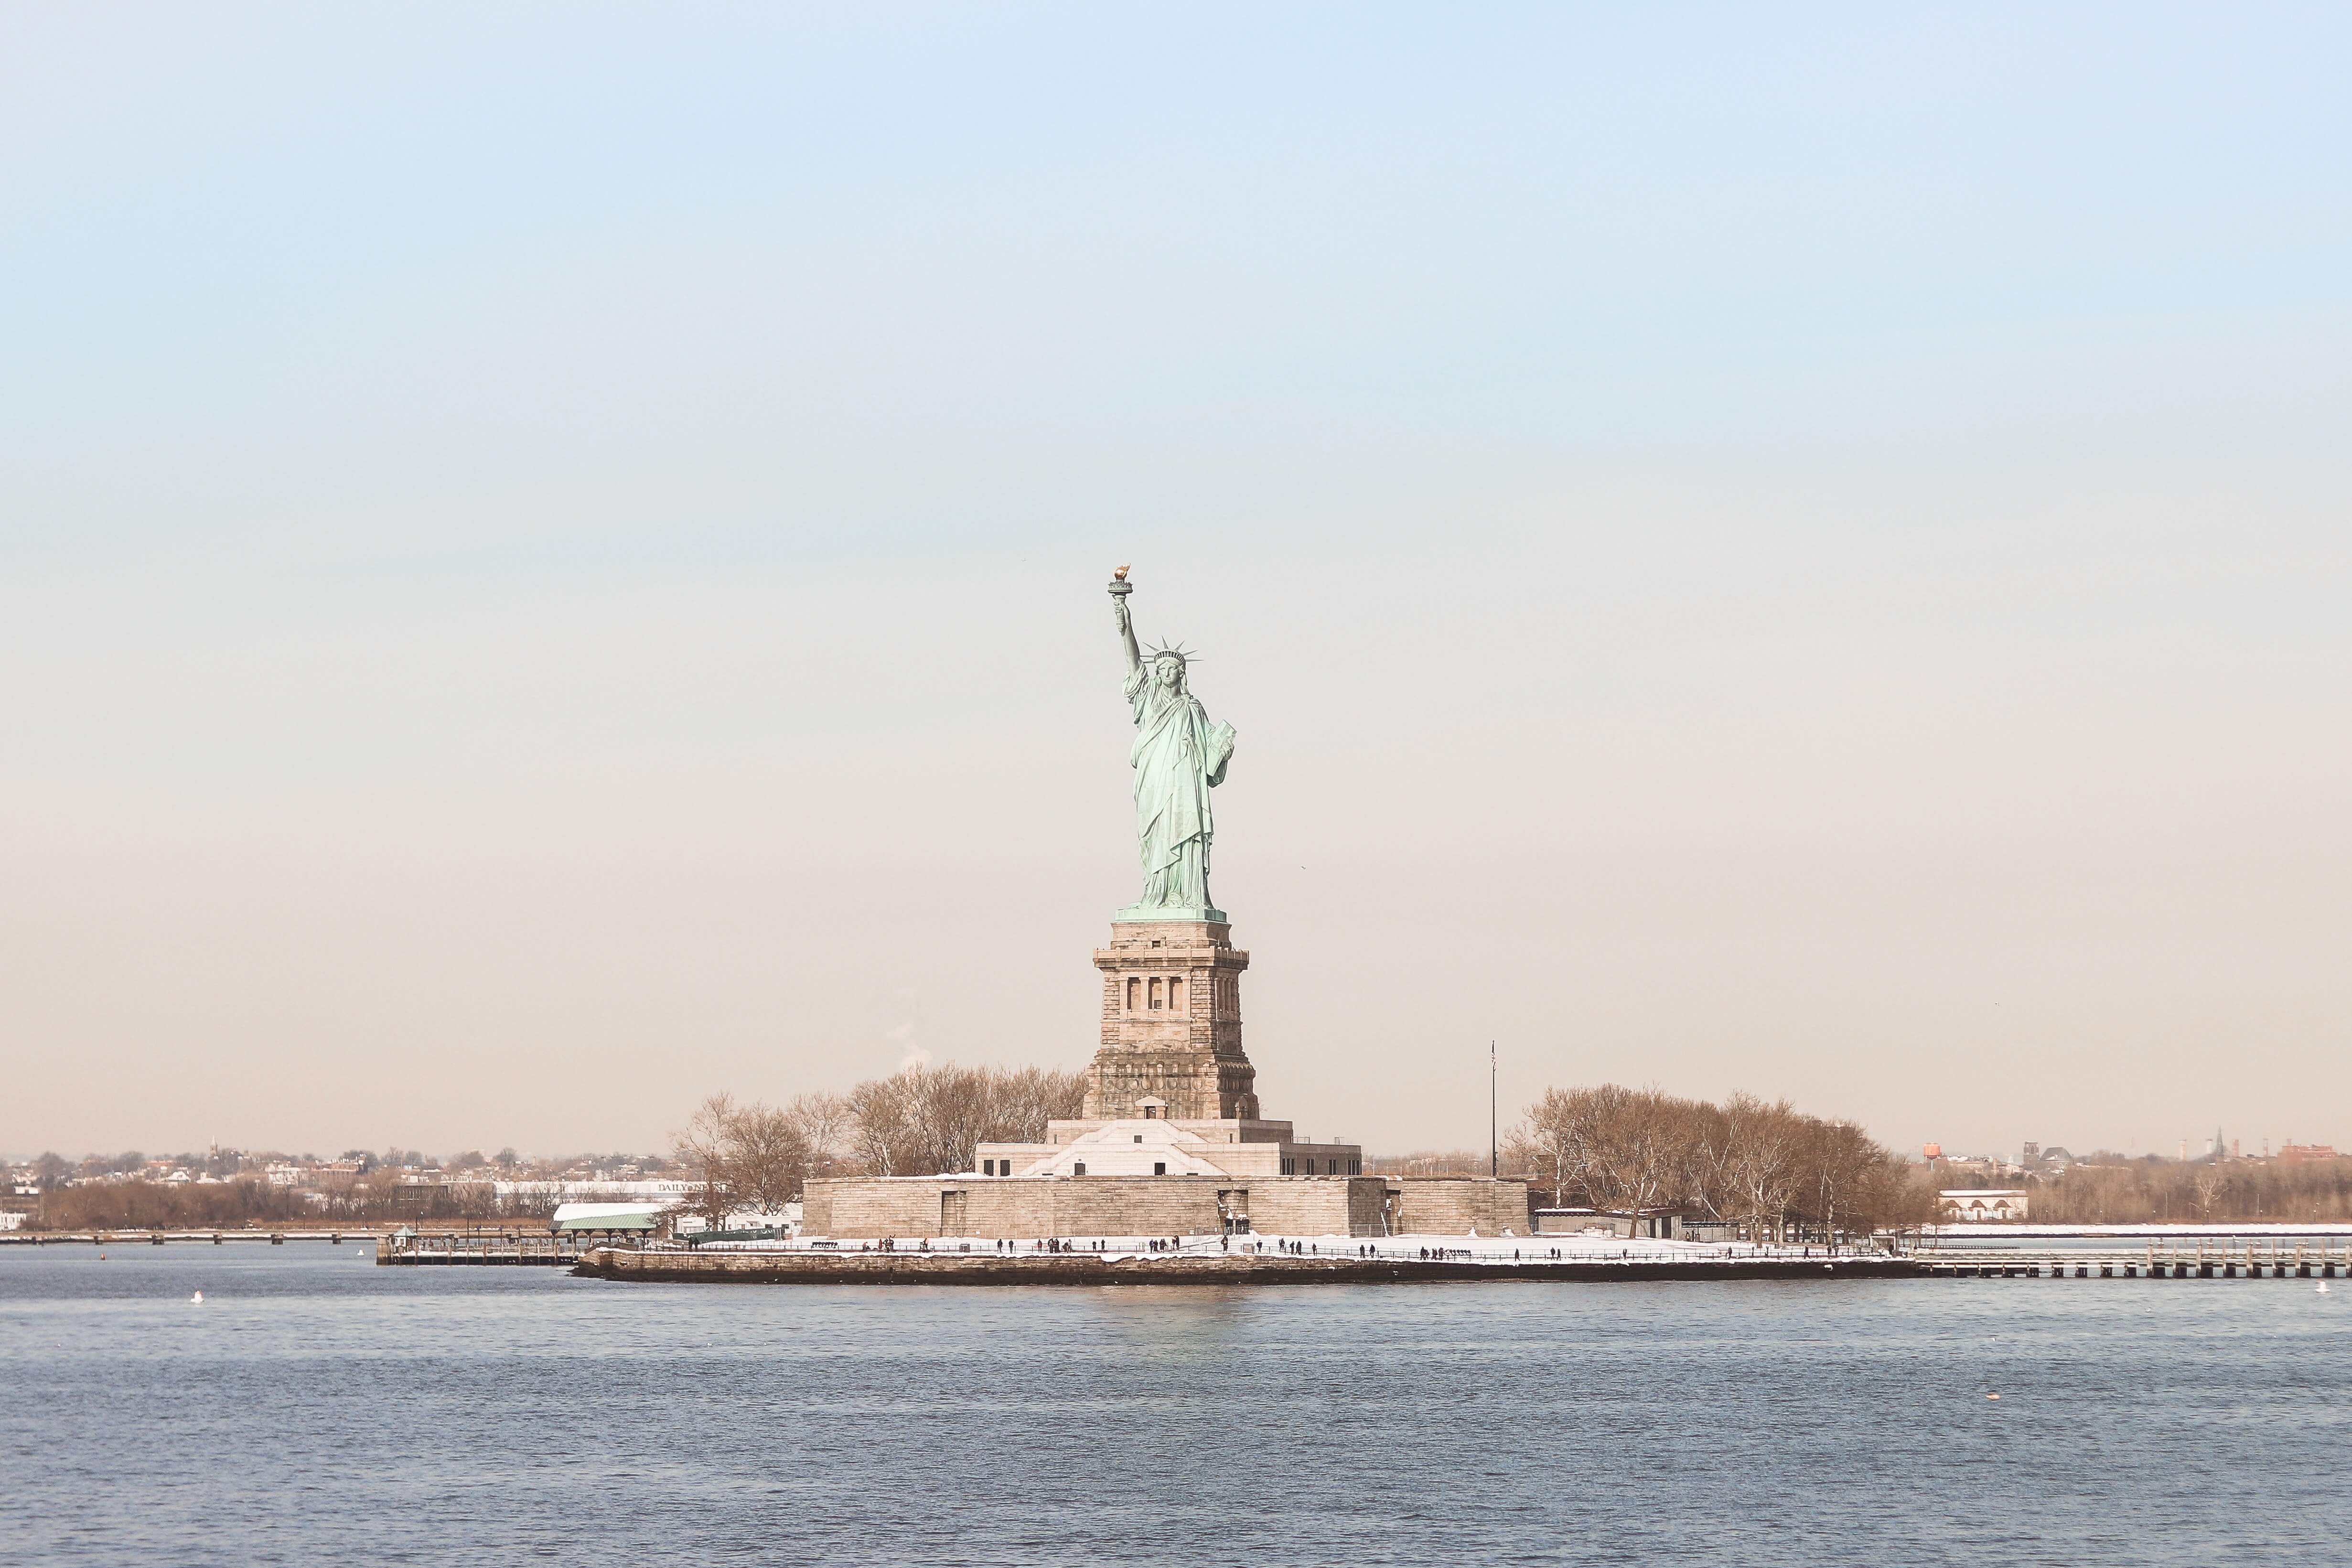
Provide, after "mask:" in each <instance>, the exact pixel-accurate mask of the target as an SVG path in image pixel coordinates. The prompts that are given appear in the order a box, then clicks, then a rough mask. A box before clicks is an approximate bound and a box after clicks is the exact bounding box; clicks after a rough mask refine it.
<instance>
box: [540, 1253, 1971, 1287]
mask: <svg viewBox="0 0 2352 1568" xmlns="http://www.w3.org/2000/svg"><path fill="white" fill-rule="evenodd" d="M572 1273H573V1274H574V1275H575V1276H577V1277H579V1278H582V1279H607V1280H614V1281H617V1282H623V1283H643V1284H672V1285H674V1284H715V1285H963V1286H975V1285H1094V1286H1105V1285H1372V1284H1381V1285H1386V1284H1408V1283H1416V1282H1426V1281H1433V1280H1456V1281H1458V1280H1465V1279H1550V1280H1563V1281H1565V1280H1580V1281H1588V1282H1592V1281H1601V1280H1611V1279H1622V1280H1633V1279H1642V1280H1655V1279H1690V1280H1701V1279H1922V1278H1925V1277H1926V1276H1927V1268H1925V1267H1923V1266H1922V1265H1921V1264H1920V1263H1918V1262H1917V1261H1916V1260H1915V1259H1912V1258H1887V1257H1875V1258H1866V1257H1865V1258H1690V1259H1687V1260H1685V1259H1678V1258H1677V1259H1667V1258H1622V1259H1608V1260H1603V1259H1600V1258H1590V1257H1588V1258H1393V1257H1391V1258H1333V1257H1318V1256H1313V1255H1308V1256H1305V1257H1302V1256H1299V1255H1297V1254H1295V1253H1243V1252H1233V1253H1212V1254H1207V1255H1202V1254H1199V1253H1156V1254H1155V1253H1088V1252H1048V1253H1010V1254H1008V1253H948V1252H931V1253H924V1252H849V1253H810V1252H793V1253H784V1252H765V1253H762V1252H703V1251H695V1252H639V1251H635V1250H630V1249H625V1248H612V1247H598V1248H595V1249H593V1250H592V1251H591V1252H590V1253H589V1254H588V1256H587V1257H585V1258H582V1259H581V1260H580V1261H579V1263H578V1264H577V1265H575V1266H574V1267H573V1268H572Z"/></svg>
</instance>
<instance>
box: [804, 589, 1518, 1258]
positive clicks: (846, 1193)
mask: <svg viewBox="0 0 2352 1568" xmlns="http://www.w3.org/2000/svg"><path fill="white" fill-rule="evenodd" d="M1127 572H1128V569H1127V568H1126V567H1124V566H1122V567H1120V568H1119V569H1118V574H1116V575H1115V576H1114V577H1113V578H1112V580H1111V582H1110V584H1109V592H1110V599H1111V615H1112V622H1113V625H1114V626H1115V628H1116V630H1117V632H1118V641H1119V647H1120V651H1121V653H1122V655H1123V656H1124V659H1125V665H1126V673H1125V679H1124V681H1123V684H1122V687H1121V692H1122V695H1123V696H1124V698H1125V700H1126V701H1127V703H1128V705H1129V715H1130V718H1131V720H1132V722H1133V725H1134V734H1133V738H1132V740H1131V742H1130V743H1129V747H1128V757H1127V761H1128V767H1129V772H1130V774H1131V779H1130V785H1129V787H1130V789H1131V792H1132V795H1133V799H1134V805H1135V842H1136V854H1137V862H1138V868H1139V873H1140V876H1141V887H1140V889H1139V892H1138V895H1137V897H1136V898H1135V900H1133V901H1132V902H1130V903H1128V904H1126V905H1124V906H1122V907H1120V908H1119V909H1118V910H1116V911H1115V912H1114V913H1113V915H1112V917H1111V921H1110V940H1109V942H1108V945H1106V946H1104V947H1101V948H1098V949H1097V950H1096V952H1095V953H1094V954H1093V962H1094V967H1095V970H1096V972H1097V984H1098V986H1099V987H1100V1009H1099V1016H1100V1032H1099V1037H1098V1038H1097V1044H1096V1048H1095V1054H1094V1059H1093V1061H1092V1063H1091V1064H1090V1065H1089V1067H1088V1068H1087V1090H1086V1099H1085V1103H1084V1104H1083V1106H1082V1107H1081V1108H1080V1113H1079V1115H1078V1116H1077V1117H1075V1118H1072V1119H1068V1120H1064V1121H1051V1122H1049V1123H1048V1124H1047V1126H1046V1131H1045V1139H1044V1141H1043V1142H1034V1143H1002V1142H999V1143H990V1142H983V1143H981V1144H980V1145H979V1146H978V1154H977V1159H976V1162H975V1163H976V1164H977V1167H978V1168H977V1169H975V1170H972V1171H966V1172H960V1173H951V1174H947V1175H920V1176H858V1177H839V1178H833V1179H814V1180H812V1181H810V1182H809V1183H808V1185H807V1189H806V1194H805V1198H804V1215H805V1217H804V1221H803V1232H804V1234H805V1235H807V1236H809V1237H824V1238H830V1239H836V1240H838V1239H850V1240H868V1241H870V1240H876V1239H881V1238H891V1239H894V1240H895V1239H901V1238H904V1239H909V1240H913V1241H916V1242H918V1243H928V1242H929V1241H931V1240H933V1239H945V1238H950V1237H953V1238H959V1239H963V1238H977V1239H983V1240H998V1239H1004V1238H1012V1237H1203V1236H1205V1237H1215V1238H1218V1239H1219V1241H1220V1242H1221V1243H1222V1242H1224V1241H1226V1240H1228V1239H1229V1238H1231V1237H1235V1236H1245V1235H1253V1234H1264V1233H1267V1232H1276V1233H1280V1234H1284V1235H1297V1236H1332V1237H1387V1236H1398V1235H1404V1234H1409V1233H1412V1234H1450V1235H1454V1236H1469V1235H1485V1236H1487V1237H1500V1236H1507V1235H1524V1234H1525V1233H1526V1232H1527V1231H1528V1228H1529V1226H1528V1198H1527V1184H1526V1183H1525V1182H1522V1181H1517V1180H1500V1181H1498V1180H1495V1179H1493V1178H1488V1177H1466V1176H1465V1177H1443V1178H1424V1179H1416V1180H1412V1181H1406V1180H1404V1179H1402V1178H1398V1177H1387V1176H1380V1175H1366V1174H1365V1173H1364V1158H1363V1150H1362V1149H1361V1148H1360V1146H1358V1145H1356V1144H1353V1143H1348V1142H1329V1141H1316V1142H1309V1141H1306V1140H1302V1139H1300V1138H1299V1137H1298V1136H1297V1131H1296V1129H1295V1127H1294V1126H1293V1124H1292V1123H1290V1122H1288V1121H1275V1120H1270V1119H1268V1118H1266V1117H1265V1115H1264V1114H1263V1113H1262V1111H1261V1110H1260V1107H1259V1104H1258V1097H1257V1091H1256V1079H1257V1071H1256V1069H1255V1068H1254V1067H1252V1066H1251V1065H1250V1059H1249V1057H1248V1055H1247V1053H1246V1052H1245V1051H1244V1049H1243V1046H1242V1003H1241V991H1242V976H1243V974H1244V973H1245V972H1246V971H1247V970H1248V969H1249V966H1250V955H1249V954H1248V953H1247V952H1244V951H1243V950H1241V949H1239V948H1236V947H1235V946H1234V942H1233V924H1232V921H1231V919H1230V918H1229V917H1228V916H1227V915H1226V913H1225V912H1224V911H1223V910H1221V909H1219V908H1217V906H1216V904H1215V903H1214V901H1213V899H1212V897H1211V894H1210V890H1209V874H1210V865H1211V857H1212V851H1213V845H1214V842H1215V837H1216V819H1215V813H1214V808H1213V800H1212V792H1213V791H1214V790H1216V789H1217V788H1218V787H1219V786H1220V785H1222V784H1223V783H1224V782H1225V778H1226V775H1227V773H1228V771H1229V769H1230V767H1231V765H1232V763H1233V758H1234V742H1235V738H1236V736H1235V731H1234V727H1233V726H1232V725H1231V724H1226V723H1217V722H1213V721H1211V720H1210V718H1209V714H1208V710H1207V709H1206V708H1205V707H1204V706H1203V705H1202V701H1201V699H1200V698H1199V696H1197V695H1196V694H1195V693H1194V691H1193V690H1192V679H1191V669H1192V658H1191V657H1190V656H1189V655H1188V654H1187V653H1186V652H1185V650H1184V649H1183V648H1181V647H1177V646H1174V645H1169V644H1162V645H1160V646H1158V647H1151V648H1149V649H1147V648H1146V647H1144V646H1143V645H1142V644H1141V643H1139V641H1138V640H1137V638H1136V635H1135V622H1134V617H1133V616H1132V615H1131V613H1130V612H1129V605H1128V600H1129V596H1130V595H1131V594H1132V592H1133V588H1134V585H1133V584H1131V583H1129V581H1128V576H1127Z"/></svg>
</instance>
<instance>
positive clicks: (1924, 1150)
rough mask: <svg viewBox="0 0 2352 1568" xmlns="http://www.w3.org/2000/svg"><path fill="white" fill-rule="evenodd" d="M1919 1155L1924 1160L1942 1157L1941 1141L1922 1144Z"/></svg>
mask: <svg viewBox="0 0 2352 1568" xmlns="http://www.w3.org/2000/svg"><path fill="white" fill-rule="evenodd" d="M1919 1157H1920V1158H1921V1159H1924V1160H1940V1159H1942V1158H1943V1157H1944V1146H1943V1145H1942V1144H1941V1143H1927V1144H1923V1145H1921V1146H1920V1149H1919Z"/></svg>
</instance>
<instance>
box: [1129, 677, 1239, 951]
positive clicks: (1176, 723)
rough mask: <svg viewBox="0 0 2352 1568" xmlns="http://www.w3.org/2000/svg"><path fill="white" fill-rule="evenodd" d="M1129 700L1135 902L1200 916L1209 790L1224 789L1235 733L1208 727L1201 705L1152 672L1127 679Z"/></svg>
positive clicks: (1210, 829)
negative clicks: (1138, 893) (1139, 872)
mask: <svg viewBox="0 0 2352 1568" xmlns="http://www.w3.org/2000/svg"><path fill="white" fill-rule="evenodd" d="M1127 699H1128V701H1129V702H1130V703H1132V704H1133V705H1134V708H1135V743H1134V744H1133V745H1132V746H1130V747H1129V748H1128V752H1127V760H1128V763H1129V766H1131V767H1133V768H1134V769H1135V832H1136V839H1137V847H1138V848H1139V850H1140V851H1141V854H1142V858H1143V897H1142V899H1141V900H1139V902H1140V903H1142V904H1145V905H1157V906H1161V907H1165V908H1171V909H1202V908H1206V907H1207V906H1208V903H1209V841H1210V839H1211V838H1212V837H1213V835H1214V832H1215V825H1214V822H1213V819H1212V817H1211V816H1210V811H1209V791H1210V790H1211V789H1212V788H1213V787H1214V786H1216V785H1218V784H1223V783H1224V780H1225V764H1226V763H1228V762H1230V761H1231V760H1232V759H1233V754H1234V731H1232V729H1231V728H1229V727H1227V726H1225V725H1221V724H1218V725H1213V724H1211V723H1210V722H1209V715H1208V713H1207V712H1206V711H1205V710H1203V709H1202V707H1201V701H1200V699H1199V698H1197V697H1194V696H1193V695H1192V692H1190V691H1189V690H1177V691H1172V692H1171V690H1169V689H1168V688H1166V687H1165V686H1162V685H1161V684H1160V682H1158V681H1157V680H1154V679H1152V676H1151V666H1150V665H1149V664H1146V665H1144V666H1143V667H1142V668H1139V669H1136V670H1133V671H1131V672H1129V675H1128V678H1127Z"/></svg>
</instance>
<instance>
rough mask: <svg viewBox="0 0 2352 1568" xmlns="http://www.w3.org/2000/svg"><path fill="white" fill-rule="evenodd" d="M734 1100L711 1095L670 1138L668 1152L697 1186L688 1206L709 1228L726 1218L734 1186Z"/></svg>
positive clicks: (724, 1095)
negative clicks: (669, 1150)
mask: <svg viewBox="0 0 2352 1568" xmlns="http://www.w3.org/2000/svg"><path fill="white" fill-rule="evenodd" d="M734 1123H735V1098H734V1096H732V1095H730V1094H724V1093H721V1094H714V1095H712V1096H711V1097H710V1098H709V1099H708V1100H704V1101H703V1102H702V1103H701V1104H700V1105H699V1106H697V1107H696V1108H695V1111H694V1114H693V1115H692V1116H690V1117H688V1119H687V1123H686V1125H685V1127H683V1128H682V1129H680V1130H679V1131H677V1132H675V1133H672V1134H671V1135H670V1145H671V1150H672V1152H673V1153H674V1154H675V1155H676V1156H677V1161H678V1163H680V1164H682V1165H684V1166H685V1167H686V1168H687V1169H688V1170H689V1171H692V1172H693V1173H695V1179H696V1181H697V1182H698V1184H699V1185H698V1186H697V1187H696V1189H695V1192H694V1197H693V1203H692V1206H693V1208H694V1210H695V1212H696V1213H698V1214H699V1215H702V1216H703V1218H704V1219H706V1220H708V1221H709V1222H710V1223H711V1224H712V1225H719V1224H720V1223H722V1222H723V1221H725V1219H726V1218H727V1205H728V1194H729V1192H730V1189H731V1188H732V1186H733V1184H734V1172H733V1170H732V1168H731V1165H732V1161H733V1158H734Z"/></svg>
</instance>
